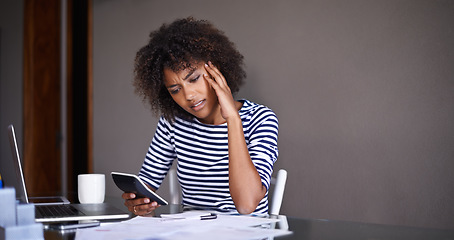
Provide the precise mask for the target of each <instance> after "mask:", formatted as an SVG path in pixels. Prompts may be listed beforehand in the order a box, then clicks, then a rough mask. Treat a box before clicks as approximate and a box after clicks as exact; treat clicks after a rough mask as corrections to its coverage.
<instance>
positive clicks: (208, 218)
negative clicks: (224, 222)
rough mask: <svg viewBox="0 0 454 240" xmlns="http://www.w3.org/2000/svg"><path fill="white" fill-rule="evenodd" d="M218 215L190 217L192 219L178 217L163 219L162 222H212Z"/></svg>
mask: <svg viewBox="0 0 454 240" xmlns="http://www.w3.org/2000/svg"><path fill="white" fill-rule="evenodd" d="M217 217H218V215H217V214H216V213H210V214H208V215H201V216H192V217H178V218H163V219H162V221H173V220H189V219H193V220H212V219H216V218H217Z"/></svg>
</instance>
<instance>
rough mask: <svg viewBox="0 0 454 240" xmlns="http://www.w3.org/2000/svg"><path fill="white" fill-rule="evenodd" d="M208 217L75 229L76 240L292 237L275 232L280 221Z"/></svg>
mask: <svg viewBox="0 0 454 240" xmlns="http://www.w3.org/2000/svg"><path fill="white" fill-rule="evenodd" d="M202 216H211V212H208V211H189V212H184V213H179V214H165V215H162V216H161V218H158V217H135V218H133V219H130V220H127V221H123V222H119V223H111V224H107V225H101V226H100V227H95V228H86V229H78V230H77V232H76V240H85V239H106V240H107V239H109V240H111V239H128V240H129V239H137V240H139V239H148V240H149V239H153V240H154V239H156V240H157V239H161V240H167V239H172V240H179V239H185V240H190V239H198V240H200V239H202V240H203V239H216V240H224V239H226V240H227V239H232V240H236V239H264V238H268V237H276V236H281V235H287V234H291V232H290V231H288V230H282V229H274V226H275V225H276V223H277V222H279V221H281V220H279V219H270V218H262V217H252V216H243V215H224V214H221V215H216V216H215V217H216V218H215V219H212V218H210V219H205V220H201V217H202Z"/></svg>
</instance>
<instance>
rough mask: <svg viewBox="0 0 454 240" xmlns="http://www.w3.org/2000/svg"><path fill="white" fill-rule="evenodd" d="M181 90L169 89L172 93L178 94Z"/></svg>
mask: <svg viewBox="0 0 454 240" xmlns="http://www.w3.org/2000/svg"><path fill="white" fill-rule="evenodd" d="M179 91H180V88H174V89H169V92H170V94H177V93H178V92H179Z"/></svg>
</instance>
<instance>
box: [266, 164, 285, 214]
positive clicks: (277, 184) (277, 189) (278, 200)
mask: <svg viewBox="0 0 454 240" xmlns="http://www.w3.org/2000/svg"><path fill="white" fill-rule="evenodd" d="M286 183H287V171H286V170H285V169H280V170H279V171H278V172H277V174H276V178H272V179H271V184H274V190H273V193H272V195H271V205H270V207H269V213H270V214H271V215H279V212H280V211H281V206H282V200H283V199H284V191H285V184H286Z"/></svg>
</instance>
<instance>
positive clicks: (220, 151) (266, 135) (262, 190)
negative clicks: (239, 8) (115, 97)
mask: <svg viewBox="0 0 454 240" xmlns="http://www.w3.org/2000/svg"><path fill="white" fill-rule="evenodd" d="M242 65H243V56H242V55H241V54H240V53H239V52H238V51H237V50H236V48H235V46H234V44H233V43H232V42H231V41H230V40H229V39H228V38H227V37H226V36H225V35H224V33H223V32H221V31H220V30H218V29H216V28H215V27H214V26H213V25H211V24H210V23H209V22H207V21H199V20H195V19H193V18H186V19H179V20H176V21H174V22H173V23H171V24H170V25H165V24H164V25H163V26H161V27H160V28H159V29H158V30H156V31H153V32H152V33H151V34H150V41H149V42H148V44H147V45H146V46H144V47H143V48H142V49H140V50H139V52H138V53H137V56H136V59H135V80H134V85H135V88H136V92H137V93H138V94H139V95H141V96H142V97H143V100H145V101H148V102H149V103H150V105H151V109H152V110H153V111H154V112H155V113H156V114H157V115H161V118H160V120H159V123H158V126H157V129H156V133H155V135H154V137H153V140H152V142H151V144H150V147H149V149H148V153H147V154H146V158H145V161H144V163H143V165H142V168H141V170H140V172H139V177H140V178H141V179H142V180H143V181H144V182H146V183H147V184H148V185H149V187H150V188H151V189H152V190H154V191H156V190H157V189H158V188H159V186H160V184H161V182H162V180H163V179H164V177H165V175H166V174H167V172H168V170H169V168H170V167H171V165H172V163H173V161H174V160H175V159H177V162H178V163H177V164H178V165H177V174H178V180H179V182H180V184H181V188H182V197H183V199H182V200H183V204H184V205H189V206H197V207H207V208H218V209H224V210H236V211H238V212H239V213H240V214H249V213H267V211H268V200H267V198H268V188H269V185H270V178H271V173H272V170H273V164H274V162H275V161H276V160H277V156H278V149H277V136H278V120H277V117H276V115H275V114H274V113H273V112H272V111H271V110H270V109H269V108H267V107H265V106H262V105H259V104H256V103H253V102H251V101H248V100H239V101H237V100H235V99H234V98H233V94H234V93H236V92H238V90H239V87H240V85H241V84H242V82H243V79H244V78H245V75H246V74H245V72H244V70H243V68H242ZM122 197H123V199H125V205H126V206H127V207H128V209H129V211H131V212H133V213H134V214H136V215H145V214H147V213H150V212H151V211H153V210H154V209H155V208H157V207H158V204H157V203H156V202H150V199H148V198H138V199H135V195H134V194H132V193H124V194H123V195H122Z"/></svg>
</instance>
